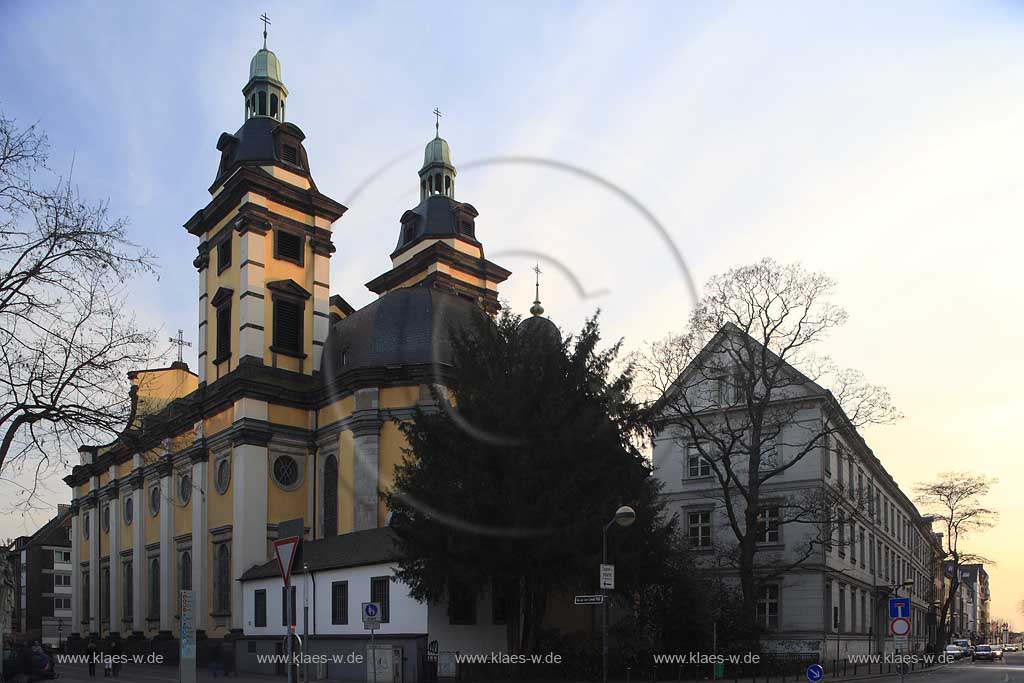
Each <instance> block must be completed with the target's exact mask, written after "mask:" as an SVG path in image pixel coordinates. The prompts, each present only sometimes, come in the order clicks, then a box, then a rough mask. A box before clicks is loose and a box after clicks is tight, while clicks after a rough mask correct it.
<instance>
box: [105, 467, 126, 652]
mask: <svg viewBox="0 0 1024 683" xmlns="http://www.w3.org/2000/svg"><path fill="white" fill-rule="evenodd" d="M110 481H112V482H117V468H116V467H111V468H110ZM117 483H120V482H117ZM108 555H109V557H110V585H109V586H107V594H108V595H109V596H110V626H109V628H110V632H111V633H114V632H117V633H120V631H121V621H122V617H123V615H122V614H121V595H122V586H123V584H122V581H121V496H120V494H118V495H116V496H112V497H111V499H110V550H109V552H108Z"/></svg>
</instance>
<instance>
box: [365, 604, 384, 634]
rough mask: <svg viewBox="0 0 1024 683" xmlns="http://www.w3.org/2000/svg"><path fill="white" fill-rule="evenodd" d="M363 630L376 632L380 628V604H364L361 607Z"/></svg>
mask: <svg viewBox="0 0 1024 683" xmlns="http://www.w3.org/2000/svg"><path fill="white" fill-rule="evenodd" d="M361 611H362V613H363V628H365V629H367V630H370V631H376V630H377V629H379V628H380V603H377V602H364V603H363V605H362V610H361Z"/></svg>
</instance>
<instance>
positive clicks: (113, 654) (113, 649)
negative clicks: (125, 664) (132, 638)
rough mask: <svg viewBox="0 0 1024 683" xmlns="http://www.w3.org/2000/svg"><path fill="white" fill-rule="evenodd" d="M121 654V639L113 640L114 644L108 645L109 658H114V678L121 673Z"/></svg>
mask: <svg viewBox="0 0 1024 683" xmlns="http://www.w3.org/2000/svg"><path fill="white" fill-rule="evenodd" d="M121 654H122V653H121V641H120V640H115V641H114V644H113V645H111V646H110V658H111V659H113V660H114V667H113V669H114V670H113V674H114V678H117V676H118V674H120V673H121V664H122V662H121Z"/></svg>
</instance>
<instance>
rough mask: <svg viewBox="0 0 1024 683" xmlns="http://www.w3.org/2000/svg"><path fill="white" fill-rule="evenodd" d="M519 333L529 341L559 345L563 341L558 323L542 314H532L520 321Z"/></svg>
mask: <svg viewBox="0 0 1024 683" xmlns="http://www.w3.org/2000/svg"><path fill="white" fill-rule="evenodd" d="M541 310H543V309H541ZM518 334H520V335H521V336H522V337H523V339H525V340H526V341H527V342H529V343H536V344H552V345H554V346H559V345H561V343H562V333H561V332H559V331H558V325H556V324H555V323H553V322H551V319H550V318H545V317H543V316H541V315H531V316H530V317H529V318H524V319H523V321H522V322H521V323H519V328H518Z"/></svg>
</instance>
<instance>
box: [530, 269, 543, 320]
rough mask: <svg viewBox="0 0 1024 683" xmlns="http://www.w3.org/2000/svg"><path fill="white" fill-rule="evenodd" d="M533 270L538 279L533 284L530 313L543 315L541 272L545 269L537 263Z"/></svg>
mask: <svg viewBox="0 0 1024 683" xmlns="http://www.w3.org/2000/svg"><path fill="white" fill-rule="evenodd" d="M532 270H533V272H534V273H535V274H536V280H535V281H534V284H533V306H530V313H532V314H534V315H541V314H543V313H544V307H543V306H541V305H540V274H541V273H543V272H544V271H542V270H541V269H540V264H539V263H537V264H535V265H534V266H533V268H532Z"/></svg>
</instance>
